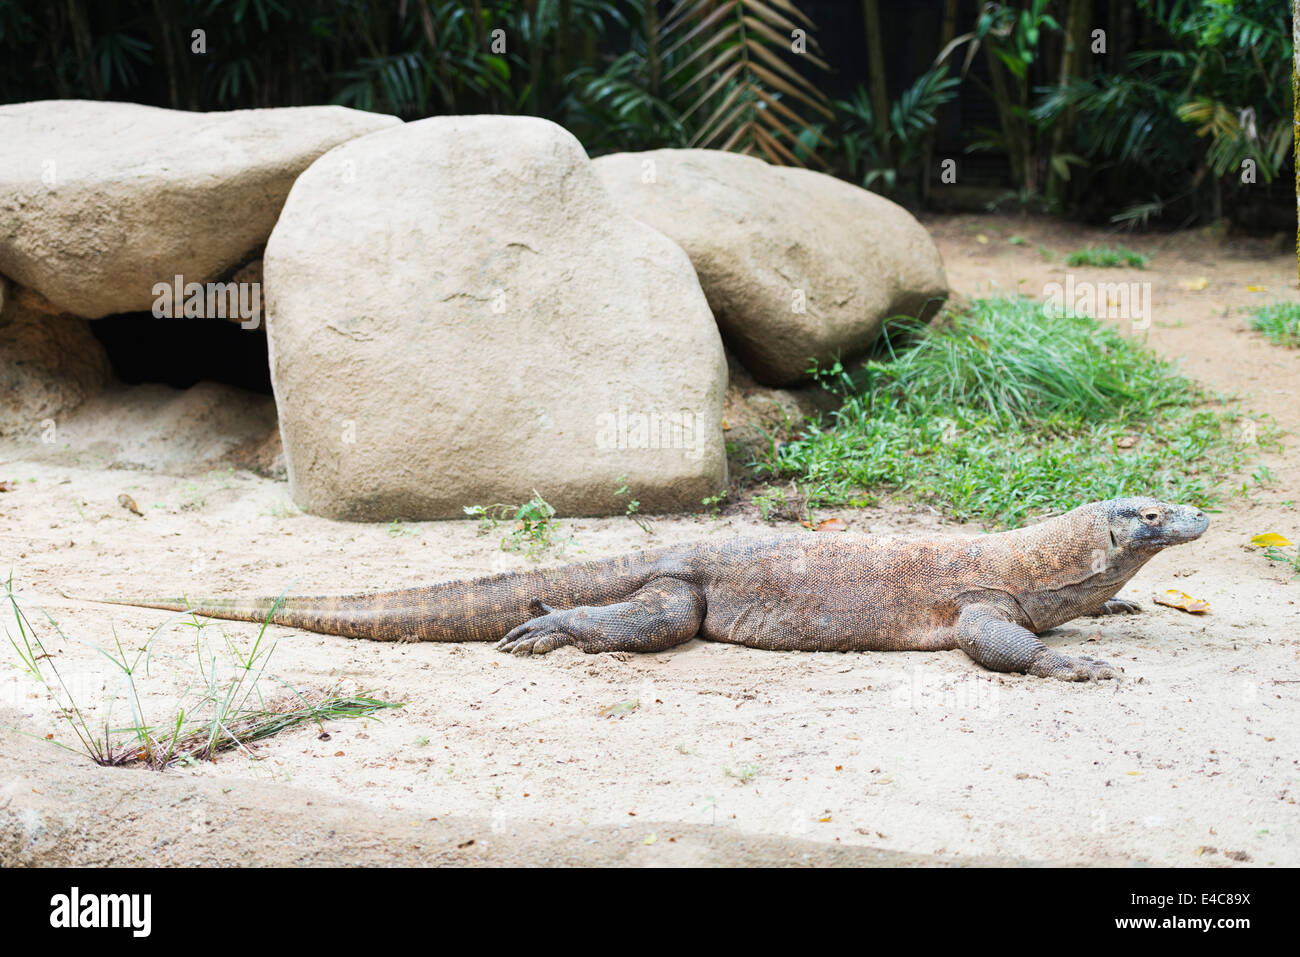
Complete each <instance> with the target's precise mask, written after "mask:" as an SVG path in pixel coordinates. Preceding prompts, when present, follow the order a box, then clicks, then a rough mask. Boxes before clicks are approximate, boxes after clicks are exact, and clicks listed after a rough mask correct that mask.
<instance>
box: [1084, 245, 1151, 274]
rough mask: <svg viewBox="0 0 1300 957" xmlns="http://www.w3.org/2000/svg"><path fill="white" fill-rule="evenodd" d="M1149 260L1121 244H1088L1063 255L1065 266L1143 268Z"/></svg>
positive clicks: (1149, 258) (1148, 257)
mask: <svg viewBox="0 0 1300 957" xmlns="http://www.w3.org/2000/svg"><path fill="white" fill-rule="evenodd" d="M1150 261H1151V257H1150V256H1144V255H1142V253H1139V252H1134V251H1133V250H1132V249H1126V248H1125V247H1123V246H1116V247H1114V248H1111V247H1110V246H1088V247H1087V248H1086V249H1076V250H1075V251H1074V252H1072V253H1070V254H1069V255H1067V256H1066V257H1065V264H1066V265H1067V266H1108V267H1118V266H1131V267H1132V268H1134V269H1145V268H1146V266H1147V263H1148V262H1150Z"/></svg>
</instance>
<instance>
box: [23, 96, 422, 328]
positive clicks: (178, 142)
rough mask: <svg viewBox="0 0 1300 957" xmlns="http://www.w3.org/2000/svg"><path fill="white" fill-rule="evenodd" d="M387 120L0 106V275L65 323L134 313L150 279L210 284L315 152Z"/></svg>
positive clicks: (339, 110)
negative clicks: (40, 299)
mask: <svg viewBox="0 0 1300 957" xmlns="http://www.w3.org/2000/svg"><path fill="white" fill-rule="evenodd" d="M400 122H401V121H400V120H399V119H397V117H393V116H383V115H379V114H375V113H365V112H361V111H359V110H349V109H345V108H343V107H339V106H308V107H294V108H290V109H274V110H236V111H233V112H229V113H187V112H183V111H179V110H164V109H158V108H156V107H152V106H140V105H137V104H134V103H100V102H91V101H84V100H49V101H42V102H36V103H19V104H16V105H13V106H0V272H3V273H6V274H7V275H9V276H10V277H12V278H13V279H15V280H17V281H18V282H20V283H22V284H23V285H25V286H30V287H31V288H32V289H34V290H36V291H37V292H39V293H41V294H43V295H44V296H45V297H46V298H48V299H50V300H51V301H52V302H53V303H54V304H55V305H56V306H58V308H59V309H61V310H66V311H67V312H71V313H74V314H76V315H79V316H85V317H87V318H98V317H100V316H106V315H109V314H110V313H115V312H136V311H141V310H147V309H149V308H151V306H152V304H153V302H154V299H155V295H154V292H153V286H154V284H155V283H157V282H168V283H170V282H172V280H173V278H174V277H175V276H176V275H178V274H179V275H181V276H183V277H184V279H185V282H187V283H188V282H199V283H206V282H210V281H213V280H215V279H217V278H218V277H219V276H221V275H222V274H223V273H225V272H226V271H228V270H229V269H230V268H232V267H233V266H236V265H238V264H239V263H240V262H242V261H243V260H244V259H245V258H247V257H248V256H249V255H250V254H251V253H252V252H253V251H254V250H256V249H257V247H259V246H261V245H262V244H263V243H265V242H266V239H267V237H268V236H269V235H270V234H271V228H272V227H273V226H274V225H275V220H276V217H277V216H278V215H279V213H280V207H281V205H283V203H284V198H285V196H287V195H288V193H289V187H290V186H292V185H293V181H294V179H296V178H297V176H298V174H299V173H301V172H302V171H303V170H304V169H306V168H307V167H308V166H309V165H310V164H311V162H312V161H313V160H315V159H316V158H317V157H318V156H320V155H321V154H322V153H324V152H325V151H326V150H328V149H330V148H331V147H333V146H335V145H337V144H339V143H342V142H344V141H345V140H349V139H352V138H354V137H357V136H362V135H364V134H366V133H371V132H374V131H375V130H378V129H382V128H384V127H388V126H392V125H394V124H399V123H400Z"/></svg>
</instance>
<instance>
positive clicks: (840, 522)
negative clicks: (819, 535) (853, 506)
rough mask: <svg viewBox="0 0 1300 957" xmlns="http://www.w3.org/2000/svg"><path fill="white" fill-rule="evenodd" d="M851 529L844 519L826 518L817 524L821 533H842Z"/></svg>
mask: <svg viewBox="0 0 1300 957" xmlns="http://www.w3.org/2000/svg"><path fill="white" fill-rule="evenodd" d="M848 527H849V523H848V522H846V521H844V519H842V518H825V519H822V520H821V521H820V522H818V523H817V531H819V532H842V531H844V530H845V529H847V528H848Z"/></svg>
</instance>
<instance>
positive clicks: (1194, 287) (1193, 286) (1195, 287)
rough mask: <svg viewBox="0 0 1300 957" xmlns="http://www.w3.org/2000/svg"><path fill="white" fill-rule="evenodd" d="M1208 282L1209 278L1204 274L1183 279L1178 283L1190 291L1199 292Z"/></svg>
mask: <svg viewBox="0 0 1300 957" xmlns="http://www.w3.org/2000/svg"><path fill="white" fill-rule="evenodd" d="M1209 284H1210V280H1208V279H1206V278H1205V277H1204V276H1197V277H1196V278H1195V279H1184V280H1183V281H1182V282H1180V283H1179V284H1178V285H1180V286H1182V287H1183V288H1184V289H1186V290H1188V291H1190V292H1200V291H1201V290H1202V289H1204V288H1205V287H1206V286H1208V285H1209Z"/></svg>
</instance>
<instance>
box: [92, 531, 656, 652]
mask: <svg viewBox="0 0 1300 957" xmlns="http://www.w3.org/2000/svg"><path fill="white" fill-rule="evenodd" d="M654 569H655V561H654V556H653V554H650V553H647V554H646V555H625V556H621V557H619V558H615V559H610V560H608V561H597V562H583V563H581V564H575V565H565V566H562V567H559V568H548V569H542V570H538V571H527V572H506V573H503V574H499V575H488V576H485V577H483V578H472V579H466V580H462V581H450V582H443V583H440V584H437V585H427V586H423V587H420V588H407V589H403V590H400V591H388V592H374V593H371V594H364V595H345V596H328V595H323V596H314V597H297V596H290V597H283V596H282V597H280V598H252V599H240V598H214V599H203V600H200V601H190V600H187V599H184V598H131V599H112V598H109V599H101V598H95V599H89V600H92V601H100V602H105V603H107V604H111V605H129V606H132V607H137V608H161V609H164V610H166V611H180V612H193V613H194V614H196V615H201V616H203V617H205V618H224V619H228V620H232V621H256V622H269V623H271V624H275V625H286V626H288V627H290V628H302V629H304V630H306V631H315V632H320V633H322V634H326V635H342V636H344V637H348V638H370V639H375V640H378V641H495V640H497V639H499V638H500V637H501V636H502V635H505V634H506V633H507V632H509V631H510V630H511V629H512V628H515V627H517V626H519V625H522V624H523V623H524V622H526V621H529V620H530V619H532V618H535V617H536V616H538V615H540V614H543V609H542V607H541V604H543V603H544V604H546V605H553V606H555V607H557V608H572V607H575V606H577V605H602V604H610V603H612V602H616V601H620V600H622V599H624V598H626V597H627V596H628V595H630V594H631V593H632V592H634V591H636V590H637V589H638V588H640V587H641V586H642V585H643V584H645V582H647V581H648V580H650V578H652V577H653V576H654ZM68 597H74V596H68Z"/></svg>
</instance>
